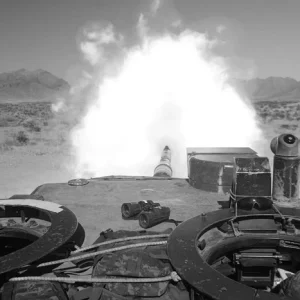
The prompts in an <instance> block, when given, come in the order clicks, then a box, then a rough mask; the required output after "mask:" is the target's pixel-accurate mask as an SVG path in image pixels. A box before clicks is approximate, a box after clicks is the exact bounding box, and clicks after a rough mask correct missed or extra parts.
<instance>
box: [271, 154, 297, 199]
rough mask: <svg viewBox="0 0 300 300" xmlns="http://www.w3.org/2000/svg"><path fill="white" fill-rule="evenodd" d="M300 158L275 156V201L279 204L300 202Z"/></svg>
mask: <svg viewBox="0 0 300 300" xmlns="http://www.w3.org/2000/svg"><path fill="white" fill-rule="evenodd" d="M299 166H300V157H280V156H276V155H275V156H274V163H273V191H272V195H273V199H274V200H275V201H279V202H287V203H289V202H295V201H299V179H300V177H299V176H300V174H299V170H300V168H299Z"/></svg>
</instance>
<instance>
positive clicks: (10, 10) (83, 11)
mask: <svg viewBox="0 0 300 300" xmlns="http://www.w3.org/2000/svg"><path fill="white" fill-rule="evenodd" d="M161 1H162V0H161ZM151 2H152V1H150V0H51V1H42V0H26V1H22V0H0V4H1V9H0V73H2V72H9V71H14V70H17V69H21V68H25V69H28V70H35V69H39V68H40V69H44V70H47V71H49V72H51V73H53V74H55V75H57V76H59V77H62V78H64V79H66V80H68V81H72V80H74V77H76V76H77V75H76V74H77V72H78V70H81V69H82V68H83V66H84V61H83V58H82V55H81V53H80V51H79V49H78V37H80V32H81V30H82V28H83V27H84V26H86V25H88V24H89V23H90V22H111V23H112V24H114V26H115V27H116V29H117V30H119V31H120V32H121V33H122V34H124V35H125V36H128V37H129V39H130V38H131V41H132V42H134V34H133V32H134V29H135V26H136V23H137V21H138V18H139V15H140V13H142V12H143V11H145V10H147V9H148V10H149V5H150V4H151ZM299 13H300V1H299V0H251V1H249V0H184V1H183V0H173V1H172V0H165V2H164V6H163V7H162V11H161V12H160V14H158V17H157V19H156V20H155V22H154V26H155V27H156V29H157V30H158V31H159V30H160V29H163V26H164V24H166V22H169V21H170V20H171V21H174V22H175V21H178V20H181V22H182V23H183V24H184V27H185V28H189V29H192V30H197V31H199V32H206V33H208V34H209V35H211V36H216V37H217V38H221V39H222V40H225V41H226V42H227V43H226V46H224V47H221V48H220V49H218V50H217V52H218V54H220V55H222V56H225V57H227V58H228V61H229V62H230V63H231V64H232V65H233V66H238V67H239V68H240V69H243V68H245V69H247V68H252V69H253V70H254V73H253V74H252V75H251V76H255V77H259V78H266V77H269V76H282V77H292V78H295V79H297V80H300V56H299V49H300V38H299V29H300V17H299ZM243 76H245V74H241V77H243Z"/></svg>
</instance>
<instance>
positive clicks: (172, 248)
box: [167, 208, 300, 300]
mask: <svg viewBox="0 0 300 300" xmlns="http://www.w3.org/2000/svg"><path fill="white" fill-rule="evenodd" d="M281 212H282V214H284V215H287V216H291V215H293V216H300V210H299V209H293V208H282V209H281ZM270 213H271V212H270V211H264V212H258V215H259V216H260V217H262V216H266V217H267V215H265V214H269V217H272V215H270ZM243 214H245V215H251V212H246V211H243ZM232 217H233V211H232V210H231V209H225V210H220V211H214V212H210V213H207V214H202V215H199V216H197V217H194V218H192V219H189V220H187V221H185V222H184V223H182V224H180V225H179V226H178V227H177V228H176V229H175V230H174V231H173V232H172V234H171V235H170V237H169V239H168V247H167V251H168V255H169V258H170V259H171V263H172V265H173V267H174V268H175V270H176V272H177V273H178V274H179V276H180V277H181V278H182V280H184V281H186V282H187V283H188V284H189V285H190V286H191V287H192V288H194V289H195V290H196V291H197V292H198V293H201V294H203V295H205V296H207V297H209V299H213V300H217V299H218V300H228V299H230V300H240V299H243V300H253V299H257V298H259V299H261V300H268V299H273V300H276V299H291V298H282V297H279V296H278V295H276V294H272V293H267V292H264V291H260V290H256V289H254V288H251V287H249V286H246V285H243V284H241V283H238V282H236V281H234V280H231V279H229V278H228V277H226V276H224V275H222V274H221V273H219V272H218V271H216V270H215V269H213V268H212V267H210V265H209V264H208V263H207V262H206V259H208V260H213V259H214V258H216V257H217V256H218V255H220V254H221V253H222V252H224V249H226V250H227V251H229V250H234V249H237V248H238V247H239V246H242V245H243V244H245V243H247V245H249V246H251V245H253V246H254V245H255V246H257V245H258V244H259V243H261V244H262V245H263V244H265V245H267V244H268V243H270V241H271V242H273V243H276V244H277V245H279V243H280V240H283V239H284V240H285V241H287V242H294V241H295V240H297V239H298V240H299V236H298V237H296V236H294V235H283V236H282V235H272V234H269V235H267V236H266V235H265V236H264V238H262V236H261V235H256V236H255V235H247V234H244V235H242V236H239V237H233V238H229V239H227V240H226V241H227V244H224V245H223V246H222V247H221V248H220V247H219V248H217V250H218V251H220V252H219V253H216V252H215V253H213V255H214V256H215V257H213V255H211V256H210V257H206V258H204V257H201V256H200V254H199V250H198V248H197V244H198V239H199V237H200V236H201V235H202V234H204V233H205V232H206V231H208V230H210V229H211V228H214V227H216V226H220V225H221V224H223V223H224V222H227V220H229V219H231V218H232ZM244 217H245V218H247V217H246V216H244Z"/></svg>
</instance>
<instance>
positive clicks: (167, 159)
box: [154, 146, 173, 177]
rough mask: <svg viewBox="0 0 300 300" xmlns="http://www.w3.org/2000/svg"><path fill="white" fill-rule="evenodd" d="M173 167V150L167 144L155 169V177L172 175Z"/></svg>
mask: <svg viewBox="0 0 300 300" xmlns="http://www.w3.org/2000/svg"><path fill="white" fill-rule="evenodd" d="M172 173H173V170H172V167H171V150H170V148H169V147H168V146H165V148H164V150H163V152H162V155H161V158H160V161H159V164H158V165H157V166H156V168H155V169H154V176H155V177H172Z"/></svg>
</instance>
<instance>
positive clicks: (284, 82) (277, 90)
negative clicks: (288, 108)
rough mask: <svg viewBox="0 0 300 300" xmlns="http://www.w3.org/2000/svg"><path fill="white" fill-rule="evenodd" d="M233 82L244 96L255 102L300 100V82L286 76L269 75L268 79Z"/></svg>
mask: <svg viewBox="0 0 300 300" xmlns="http://www.w3.org/2000/svg"><path fill="white" fill-rule="evenodd" d="M232 84H233V86H234V87H236V89H237V90H238V91H239V92H240V93H241V94H242V95H244V96H246V97H248V98H249V99H251V100H252V101H253V102H262V101H276V102H288V101H299V102H300V82H299V81H296V80H295V79H292V78H289V77H286V78H282V77H268V78H266V79H259V78H256V79H251V80H238V79H236V80H233V81H232Z"/></svg>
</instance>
